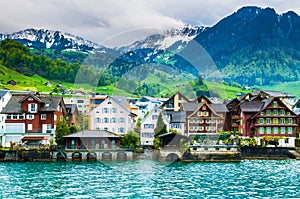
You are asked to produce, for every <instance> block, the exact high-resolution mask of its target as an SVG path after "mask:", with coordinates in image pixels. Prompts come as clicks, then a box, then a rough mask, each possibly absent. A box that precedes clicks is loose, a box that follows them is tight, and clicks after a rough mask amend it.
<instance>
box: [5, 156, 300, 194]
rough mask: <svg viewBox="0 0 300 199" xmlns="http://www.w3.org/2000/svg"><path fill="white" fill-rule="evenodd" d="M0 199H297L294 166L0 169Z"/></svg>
mask: <svg viewBox="0 0 300 199" xmlns="http://www.w3.org/2000/svg"><path fill="white" fill-rule="evenodd" d="M0 173H1V176H0V195H1V198H297V197H299V189H300V185H299V183H298V180H299V179H300V162H299V161H292V160H285V161H281V160H280V161H275V160H251V161H250V160H245V161H242V162H241V163H202V162H197V163H182V162H179V163H173V164H167V163H161V162H155V161H149V160H139V161H133V162H105V163H101V162H93V163H90V162H66V163H61V162H28V163H0Z"/></svg>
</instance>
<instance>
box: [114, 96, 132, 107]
mask: <svg viewBox="0 0 300 199" xmlns="http://www.w3.org/2000/svg"><path fill="white" fill-rule="evenodd" d="M111 98H113V99H114V100H115V101H117V102H118V103H119V104H121V105H123V106H125V105H126V104H128V99H127V97H125V96H122V95H113V96H111Z"/></svg>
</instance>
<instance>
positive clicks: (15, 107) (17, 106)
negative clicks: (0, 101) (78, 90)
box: [2, 94, 66, 114]
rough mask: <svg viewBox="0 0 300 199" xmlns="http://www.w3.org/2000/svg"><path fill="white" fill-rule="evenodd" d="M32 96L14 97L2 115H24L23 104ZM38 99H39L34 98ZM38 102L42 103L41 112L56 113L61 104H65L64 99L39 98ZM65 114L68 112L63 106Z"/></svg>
mask: <svg viewBox="0 0 300 199" xmlns="http://www.w3.org/2000/svg"><path fill="white" fill-rule="evenodd" d="M27 96H31V94H30V95H26V96H24V95H13V96H12V97H11V98H10V100H9V101H8V103H7V105H6V106H5V107H4V108H3V110H2V113H7V114H9V113H23V111H22V102H23V101H24V100H26V99H27V98H28V97H27ZM34 97H35V98H34V99H36V98H37V97H36V96H34ZM38 101H39V102H40V103H41V107H40V110H39V111H55V110H56V109H57V107H58V106H59V105H60V103H63V105H64V102H63V99H62V97H44V96H43V97H39V98H38ZM63 112H64V113H66V110H65V108H64V106H63Z"/></svg>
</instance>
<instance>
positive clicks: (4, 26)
mask: <svg viewBox="0 0 300 199" xmlns="http://www.w3.org/2000/svg"><path fill="white" fill-rule="evenodd" d="M249 2H250V3H251V4H250V3H249ZM245 5H257V6H261V7H273V8H275V9H276V11H277V12H279V13H282V12H286V11H288V10H294V11H295V12H297V13H300V12H299V11H300V1H299V0H290V1H289V3H286V1H285V0H277V1H261V0H252V1H249V0H239V1H236V0H222V1H215V0H188V1H185V0H126V1H119V0H48V1H41V0H9V1H3V2H1V8H0V17H1V20H0V28H1V29H0V32H14V31H19V30H22V29H25V28H45V29H52V30H61V31H64V32H69V33H71V34H74V35H77V36H81V37H83V38H85V39H88V40H91V41H95V42H106V43H110V44H111V45H120V42H122V41H123V42H124V43H126V41H127V43H128V42H129V40H130V39H131V40H134V38H135V37H144V36H145V35H146V34H149V33H150V32H151V33H152V32H153V31H154V32H155V31H156V30H161V29H169V28H171V27H178V26H182V25H183V24H185V23H190V24H192V25H204V26H212V25H213V24H215V23H217V22H218V21H219V20H220V19H222V18H223V17H225V16H228V15H230V14H231V13H233V12H235V11H236V10H237V9H239V8H241V7H242V6H245ZM137 30H138V31H137ZM122 34H123V35H122ZM114 39H115V40H116V41H115V42H113V41H114ZM113 43H115V44H113ZM118 43H119V44H118Z"/></svg>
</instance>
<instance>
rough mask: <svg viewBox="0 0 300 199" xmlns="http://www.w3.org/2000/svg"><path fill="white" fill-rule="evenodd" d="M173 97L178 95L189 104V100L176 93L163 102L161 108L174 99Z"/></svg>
mask: <svg viewBox="0 0 300 199" xmlns="http://www.w3.org/2000/svg"><path fill="white" fill-rule="evenodd" d="M175 95H179V96H180V97H182V98H183V99H185V100H186V101H187V102H189V100H188V99H187V98H186V97H185V96H184V95H182V94H181V93H180V92H176V93H175V94H174V95H172V97H170V98H169V99H168V100H167V101H165V102H164V103H163V104H162V105H161V107H163V106H165V105H166V104H167V103H168V101H170V100H171V99H173V98H174V97H175Z"/></svg>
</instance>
